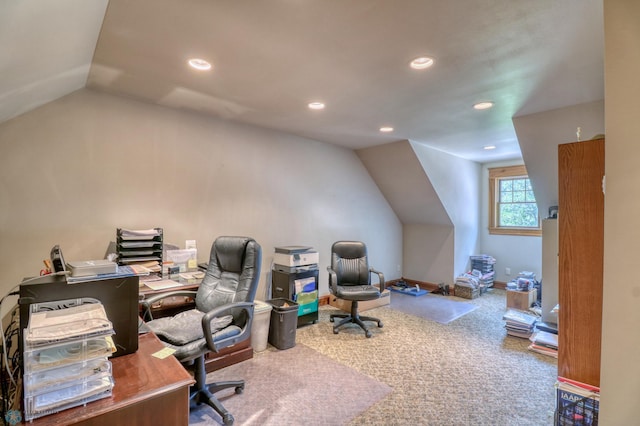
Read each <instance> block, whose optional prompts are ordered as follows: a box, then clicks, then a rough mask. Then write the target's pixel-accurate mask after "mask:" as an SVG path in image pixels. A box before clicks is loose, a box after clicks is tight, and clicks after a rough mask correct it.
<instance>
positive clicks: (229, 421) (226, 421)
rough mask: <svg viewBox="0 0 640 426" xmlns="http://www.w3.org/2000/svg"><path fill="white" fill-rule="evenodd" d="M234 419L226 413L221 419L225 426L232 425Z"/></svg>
mask: <svg viewBox="0 0 640 426" xmlns="http://www.w3.org/2000/svg"><path fill="white" fill-rule="evenodd" d="M233 421H234V418H233V416H232V415H231V414H229V413H227V414H225V415H224V416H223V417H222V423H224V424H225V426H231V425H232V424H233Z"/></svg>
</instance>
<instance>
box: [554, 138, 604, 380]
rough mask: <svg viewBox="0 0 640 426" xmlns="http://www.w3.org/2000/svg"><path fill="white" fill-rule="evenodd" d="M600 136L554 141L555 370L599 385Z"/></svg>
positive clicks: (559, 373) (601, 267) (602, 224)
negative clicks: (556, 344)
mask: <svg viewBox="0 0 640 426" xmlns="http://www.w3.org/2000/svg"><path fill="white" fill-rule="evenodd" d="M603 176H604V139H600V140H593V141H585V142H576V143H570V144H563V145H559V146H558V201H559V206H558V207H559V211H558V232H559V234H558V247H559V269H558V296H559V303H560V313H559V318H558V327H559V329H558V375H559V376H563V377H567V378H570V379H573V380H577V381H580V382H583V383H588V384H590V385H594V386H600V346H601V334H602V277H603V257H604V194H603V192H602V178H603Z"/></svg>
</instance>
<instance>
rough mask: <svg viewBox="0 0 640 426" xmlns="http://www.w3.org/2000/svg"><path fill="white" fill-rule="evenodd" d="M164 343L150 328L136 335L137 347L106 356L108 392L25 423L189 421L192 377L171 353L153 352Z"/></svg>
mask: <svg viewBox="0 0 640 426" xmlns="http://www.w3.org/2000/svg"><path fill="white" fill-rule="evenodd" d="M163 348H164V345H163V344H162V342H160V340H159V339H158V338H157V337H156V336H155V335H154V334H153V333H147V334H144V335H140V336H139V346H138V351H137V352H135V353H132V354H129V355H123V356H121V357H117V358H113V359H112V360H111V363H112V367H113V379H114V382H115V386H114V388H113V394H112V395H111V397H109V398H103V399H100V400H97V401H94V402H90V403H88V404H87V405H85V406H80V407H75V408H70V409H68V410H64V411H61V412H59V413H56V414H51V415H49V416H45V417H40V418H38V419H35V420H33V421H32V422H30V423H26V424H27V425H33V426H41V425H61V426H63V425H72V424H73V425H92V426H93V425H98V426H113V425H131V426H147V425H148V426H158V425H188V424H189V386H190V385H191V384H193V383H195V381H194V380H193V377H191V374H189V372H188V371H187V370H185V369H184V367H182V365H181V364H180V363H179V362H178V360H176V359H175V357H173V356H168V357H167V358H164V359H159V358H156V357H154V356H152V354H154V353H156V352H158V351H159V350H161V349H163Z"/></svg>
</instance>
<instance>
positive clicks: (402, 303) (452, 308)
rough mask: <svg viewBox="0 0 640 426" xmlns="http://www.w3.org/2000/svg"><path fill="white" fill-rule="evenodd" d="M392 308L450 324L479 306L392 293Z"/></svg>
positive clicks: (437, 298)
mask: <svg viewBox="0 0 640 426" xmlns="http://www.w3.org/2000/svg"><path fill="white" fill-rule="evenodd" d="M391 296H392V297H391V303H390V307H391V308H392V309H396V310H398V311H400V312H404V313H405V314H410V315H416V316H419V317H421V318H424V319H428V320H431V321H436V322H439V323H440V324H449V323H450V322H451V321H453V320H455V319H458V318H460V317H461V316H463V315H465V314H468V313H469V312H471V311H473V310H474V309H476V308H477V307H478V306H477V305H474V304H473V303H467V302H462V301H457V300H451V299H448V298H446V297H443V296H439V295H435V294H424V295H422V296H411V295H407V294H401V293H392V295H391Z"/></svg>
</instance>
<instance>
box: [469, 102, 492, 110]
mask: <svg viewBox="0 0 640 426" xmlns="http://www.w3.org/2000/svg"><path fill="white" fill-rule="evenodd" d="M492 106H493V102H490V101H486V102H478V103H477V104H474V105H473V107H474V108H475V109H489V108H491V107H492Z"/></svg>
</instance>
